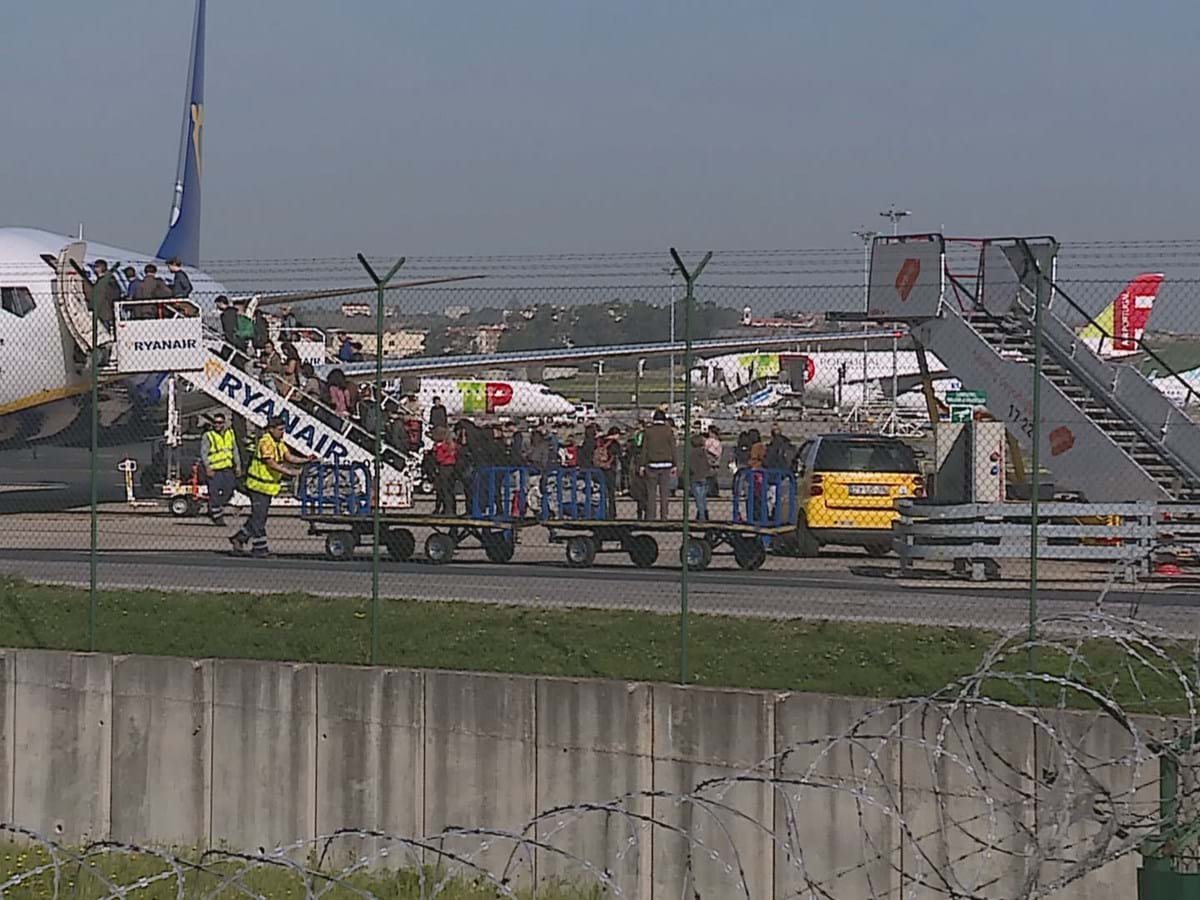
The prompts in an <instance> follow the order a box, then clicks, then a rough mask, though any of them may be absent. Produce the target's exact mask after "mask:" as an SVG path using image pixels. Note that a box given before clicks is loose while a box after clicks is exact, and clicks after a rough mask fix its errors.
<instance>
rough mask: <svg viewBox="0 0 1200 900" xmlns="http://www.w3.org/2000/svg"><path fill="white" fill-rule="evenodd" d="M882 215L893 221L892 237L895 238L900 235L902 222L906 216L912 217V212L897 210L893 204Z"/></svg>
mask: <svg viewBox="0 0 1200 900" xmlns="http://www.w3.org/2000/svg"><path fill="white" fill-rule="evenodd" d="M880 215H881V216H883V217H884V218H885V219H889V220H890V221H891V223H892V237H895V236H896V235H897V234H899V233H900V220H901V219H903V218H904V217H905V216H911V215H912V210H910V209H896V205H895V204H894V203H893V204H892V205H891V206H889V207H888V208H887V209H885V210H884V211H883V212H881V213H880Z"/></svg>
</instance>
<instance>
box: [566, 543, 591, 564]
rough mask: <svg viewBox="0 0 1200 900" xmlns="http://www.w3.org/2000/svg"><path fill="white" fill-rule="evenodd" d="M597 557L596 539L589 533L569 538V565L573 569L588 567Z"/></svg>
mask: <svg viewBox="0 0 1200 900" xmlns="http://www.w3.org/2000/svg"><path fill="white" fill-rule="evenodd" d="M595 559H596V541H595V539H593V538H590V537H588V536H587V535H579V536H576V537H573V538H568V539H567V565H568V566H570V567H571V568H572V569H586V568H587V567H588V566H590V565H591V564H592V563H593V562H594V561H595Z"/></svg>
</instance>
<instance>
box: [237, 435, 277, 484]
mask: <svg viewBox="0 0 1200 900" xmlns="http://www.w3.org/2000/svg"><path fill="white" fill-rule="evenodd" d="M268 459H273V460H275V462H283V441H277V440H275V438H273V437H271V435H270V433H269V432H268V433H267V434H264V435H263V436H262V437H261V438H259V439H258V449H257V450H256V451H255V453H254V459H252V460H250V468H249V469H247V470H246V489H247V490H251V491H258V493H260V494H266V495H267V496H268V497H274V496H276V495H277V494H278V493H279V491H280V489H281V488H282V487H283V474H282V473H280V472H276V471H275V470H274V469H272V468H271V467H270V466H268V465H267V464H266V462H265V460H268Z"/></svg>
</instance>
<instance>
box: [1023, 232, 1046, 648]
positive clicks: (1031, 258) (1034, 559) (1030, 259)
mask: <svg viewBox="0 0 1200 900" xmlns="http://www.w3.org/2000/svg"><path fill="white" fill-rule="evenodd" d="M1020 244H1021V250H1022V251H1023V253H1024V255H1025V262H1026V264H1027V265H1029V266H1031V267H1032V269H1033V272H1034V275H1035V276H1036V279H1037V280H1036V284H1037V288H1036V290H1035V291H1034V307H1033V437H1032V442H1031V449H1030V453H1029V669H1030V671H1033V669H1034V667H1035V665H1036V661H1037V657H1036V651H1035V648H1034V646H1033V642H1034V641H1035V640H1036V639H1037V616H1038V513H1039V508H1038V507H1039V502H1040V500H1041V483H1040V479H1041V443H1042V311H1043V309H1044V308H1045V306H1046V304H1047V303H1048V302H1049V293H1050V289H1051V287H1052V285H1051V281H1050V275H1049V274H1047V273H1045V272H1043V271H1042V268H1041V266H1040V265H1039V264H1038V261H1037V257H1036V256H1035V255H1034V253H1033V251H1032V250H1031V249H1030V247H1029V243H1028V242H1027V241H1024V240H1022V241H1021V242H1020Z"/></svg>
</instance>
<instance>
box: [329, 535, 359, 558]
mask: <svg viewBox="0 0 1200 900" xmlns="http://www.w3.org/2000/svg"><path fill="white" fill-rule="evenodd" d="M356 546H358V541H357V540H355V537H354V532H353V531H332V532H330V533H329V534H327V535H325V555H326V556H328V557H329V558H330V559H336V560H338V561H341V560H346V559H349V558H350V557H352V556H353V555H354V548H355V547H356Z"/></svg>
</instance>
